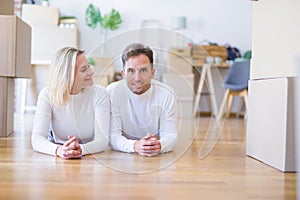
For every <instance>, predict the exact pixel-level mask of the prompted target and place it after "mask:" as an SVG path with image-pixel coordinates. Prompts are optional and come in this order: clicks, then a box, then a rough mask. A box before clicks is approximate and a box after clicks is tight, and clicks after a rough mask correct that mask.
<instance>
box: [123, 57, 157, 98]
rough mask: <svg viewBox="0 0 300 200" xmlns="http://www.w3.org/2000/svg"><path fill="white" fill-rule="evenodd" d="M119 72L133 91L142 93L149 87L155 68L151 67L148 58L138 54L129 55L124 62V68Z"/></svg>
mask: <svg viewBox="0 0 300 200" xmlns="http://www.w3.org/2000/svg"><path fill="white" fill-rule="evenodd" d="M121 73H122V75H123V78H124V79H125V80H126V82H127V86H128V88H129V89H130V90H131V91H132V92H133V93H135V94H143V93H144V92H146V91H147V90H148V89H149V88H150V86H151V79H152V78H153V77H154V73H155V70H154V69H151V63H150V60H149V58H148V57H147V56H146V55H144V54H140V55H137V56H132V57H130V58H129V59H128V60H127V61H126V62H125V66H124V70H122V71H121Z"/></svg>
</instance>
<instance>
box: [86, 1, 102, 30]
mask: <svg viewBox="0 0 300 200" xmlns="http://www.w3.org/2000/svg"><path fill="white" fill-rule="evenodd" d="M100 21H101V13H100V10H99V8H97V7H95V6H94V5H93V4H90V5H89V6H88V7H87V9H86V11H85V22H86V24H87V25H88V26H89V27H91V28H93V29H95V28H96V27H97V24H98V23H100Z"/></svg>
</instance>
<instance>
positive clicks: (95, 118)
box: [31, 85, 110, 155]
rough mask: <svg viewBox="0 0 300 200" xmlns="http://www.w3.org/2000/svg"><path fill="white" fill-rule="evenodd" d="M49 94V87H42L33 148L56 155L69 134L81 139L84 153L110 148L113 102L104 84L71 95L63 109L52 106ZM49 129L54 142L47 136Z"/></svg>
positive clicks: (35, 120) (35, 121) (33, 131)
mask: <svg viewBox="0 0 300 200" xmlns="http://www.w3.org/2000/svg"><path fill="white" fill-rule="evenodd" d="M48 94H49V91H48V89H47V88H43V89H42V90H41V92H40V94H39V97H38V101H37V110H36V113H35V119H34V124H33V130H32V137H31V139H32V146H33V149H34V150H36V151H39V152H42V153H45V154H50V155H55V150H56V148H57V146H58V144H63V143H64V142H65V141H66V140H67V139H68V138H67V137H68V135H72V136H76V137H77V138H78V139H79V140H80V142H81V143H82V144H80V145H81V148H82V155H86V154H91V153H97V152H101V151H104V150H105V149H107V147H108V143H109V126H110V101H109V95H108V93H107V91H106V90H105V88H104V87H102V86H99V85H93V86H91V87H88V88H87V89H86V90H85V91H84V92H82V93H79V94H77V95H71V99H70V101H69V103H68V104H67V105H66V106H64V107H62V108H56V107H53V105H51V103H50V101H49V95H48ZM50 124H51V126H52V127H50ZM49 128H51V129H52V132H53V138H54V143H53V142H51V141H50V140H49V139H48V133H49ZM56 143H57V144H56Z"/></svg>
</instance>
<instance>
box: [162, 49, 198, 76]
mask: <svg viewBox="0 0 300 200" xmlns="http://www.w3.org/2000/svg"><path fill="white" fill-rule="evenodd" d="M168 57H169V59H168V65H167V72H168V73H176V74H191V73H193V66H192V58H191V57H181V56H177V55H175V54H169V56H168Z"/></svg>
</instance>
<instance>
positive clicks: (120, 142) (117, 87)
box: [106, 82, 136, 153]
mask: <svg viewBox="0 0 300 200" xmlns="http://www.w3.org/2000/svg"><path fill="white" fill-rule="evenodd" d="M122 86H123V85H122V82H115V83H112V84H110V85H109V86H108V87H107V88H106V89H107V91H108V92H109V94H110V98H111V126H110V145H111V147H112V148H113V149H114V150H116V151H123V152H128V153H133V152H134V143H135V141H136V140H131V139H127V138H126V137H124V136H123V135H122V117H121V111H120V109H121V107H120V104H122V103H124V102H123V101H124V95H126V94H125V93H126V92H125V91H126V90H124V88H122ZM122 96H123V98H122Z"/></svg>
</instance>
